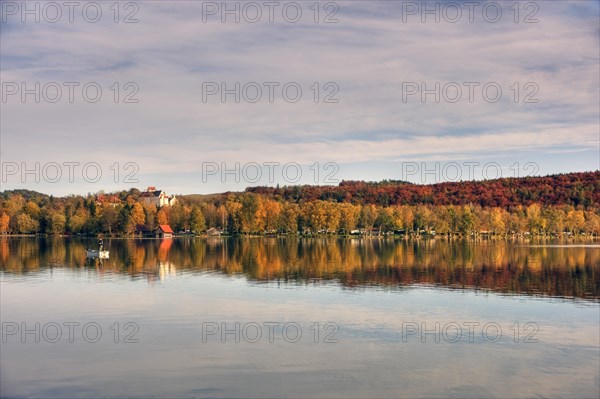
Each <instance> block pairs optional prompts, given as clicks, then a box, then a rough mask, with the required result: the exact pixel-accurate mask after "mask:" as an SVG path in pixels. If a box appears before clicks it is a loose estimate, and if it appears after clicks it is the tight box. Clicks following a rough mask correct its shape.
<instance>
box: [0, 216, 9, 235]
mask: <svg viewBox="0 0 600 399" xmlns="http://www.w3.org/2000/svg"><path fill="white" fill-rule="evenodd" d="M9 222H10V216H8V214H7V213H5V212H2V213H1V214H0V234H4V233H8V226H9Z"/></svg>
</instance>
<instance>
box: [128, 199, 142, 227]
mask: <svg viewBox="0 0 600 399" xmlns="http://www.w3.org/2000/svg"><path fill="white" fill-rule="evenodd" d="M131 219H132V220H133V223H135V224H144V223H146V214H145V213H144V207H142V205H141V204H140V203H139V202H136V203H135V204H133V207H132V208H131Z"/></svg>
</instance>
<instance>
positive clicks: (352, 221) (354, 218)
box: [340, 202, 360, 234]
mask: <svg viewBox="0 0 600 399" xmlns="http://www.w3.org/2000/svg"><path fill="white" fill-rule="evenodd" d="M359 216H360V206H359V205H352V204H350V203H347V202H345V203H343V204H341V205H340V226H341V228H342V229H344V232H345V233H346V234H348V233H350V232H351V231H352V230H354V229H355V228H356V224H357V223H358V217H359Z"/></svg>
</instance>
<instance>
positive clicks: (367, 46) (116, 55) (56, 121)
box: [0, 0, 600, 195]
mask: <svg viewBox="0 0 600 399" xmlns="http://www.w3.org/2000/svg"><path fill="white" fill-rule="evenodd" d="M0 5H1V9H0V72H1V76H0V80H1V82H2V98H1V102H0V133H1V135H0V157H1V166H2V169H1V180H0V184H1V186H2V187H1V188H0V190H7V189H20V188H24V189H30V190H36V191H40V192H45V193H49V194H54V195H67V194H85V193H88V192H98V191H100V190H104V191H107V192H108V191H116V190H122V189H129V188H131V187H136V188H139V189H144V188H145V187H147V186H156V187H158V188H162V189H164V190H166V191H167V192H168V193H176V194H191V193H200V194H206V193H213V192H224V191H235V190H243V189H244V188H245V187H248V186H257V185H270V186H274V185H277V184H279V185H291V184H337V183H338V182H339V181H342V180H368V181H378V180H383V179H392V180H407V181H411V182H414V183H434V182H440V181H458V180H473V179H477V180H480V179H486V178H496V177H517V176H530V175H547V174H554V173H567V172H577V171H592V170H598V169H600V92H599V87H600V81H599V80H600V43H599V40H600V39H599V38H600V2H598V1H552V2H549V1H535V2H533V1H532V2H527V1H523V2H518V3H515V2H513V1H510V2H490V1H472V2H462V1H461V2H446V1H438V2H434V1H431V2H420V1H419V2H410V1H368V2H367V1H322V2H318V3H316V4H315V2H314V1H308V2H301V1H297V2H287V1H273V2H268V1H256V2H237V1H230V2H227V3H223V2H221V1H219V2H212V1H131V2H126V1H123V2H119V3H118V4H117V6H115V2H113V1H110V2H88V1H77V2H74V3H68V2H67V3H65V2H62V1H57V2H38V1H30V2H27V3H23V2H20V1H19V2H13V1H4V0H3V1H2V2H0Z"/></svg>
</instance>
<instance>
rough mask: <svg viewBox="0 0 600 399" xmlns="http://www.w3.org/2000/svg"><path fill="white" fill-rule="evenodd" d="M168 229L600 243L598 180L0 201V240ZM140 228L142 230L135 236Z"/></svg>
mask: <svg viewBox="0 0 600 399" xmlns="http://www.w3.org/2000/svg"><path fill="white" fill-rule="evenodd" d="M161 224H169V225H171V227H172V228H173V230H174V231H175V232H178V233H180V232H184V233H188V234H202V233H204V232H206V231H207V229H211V228H215V229H217V230H218V231H219V232H223V233H229V234H298V233H300V234H311V235H314V234H366V235H382V234H405V235H417V236H418V235H423V234H427V235H431V234H437V235H439V234H444V235H460V236H472V235H480V234H488V235H502V236H507V235H525V234H531V235H563V234H570V235H578V234H586V235H599V234H600V172H599V171H597V172H590V173H572V174H564V175H555V176H546V177H528V178H518V179H515V178H512V179H497V180H488V181H469V182H461V183H440V184H433V185H417V184H410V183H405V182H392V181H383V182H379V183H368V182H355V181H353V182H342V183H341V184H340V185H338V186H289V187H281V188H279V187H276V188H274V187H253V188H248V189H246V191H245V192H241V193H240V192H237V193H231V192H230V193H223V194H218V195H211V196H195V195H191V196H179V197H178V201H177V202H176V203H175V205H173V206H163V207H161V208H157V207H156V206H155V205H153V204H147V203H144V202H143V201H141V198H140V191H139V190H137V189H130V190H128V191H122V192H119V193H113V194H105V193H98V194H89V195H87V196H85V197H84V196H68V197H63V198H56V197H53V196H48V195H45V194H41V193H37V192H35V191H28V190H13V191H5V192H2V193H0V234H5V233H13V234H16V233H19V234H35V233H46V234H63V233H69V234H85V235H94V234H99V233H105V234H109V235H134V234H140V231H141V230H140V229H141V228H142V227H143V230H144V231H153V230H154V229H155V228H156V227H157V226H158V225H161ZM140 226H142V227H140Z"/></svg>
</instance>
